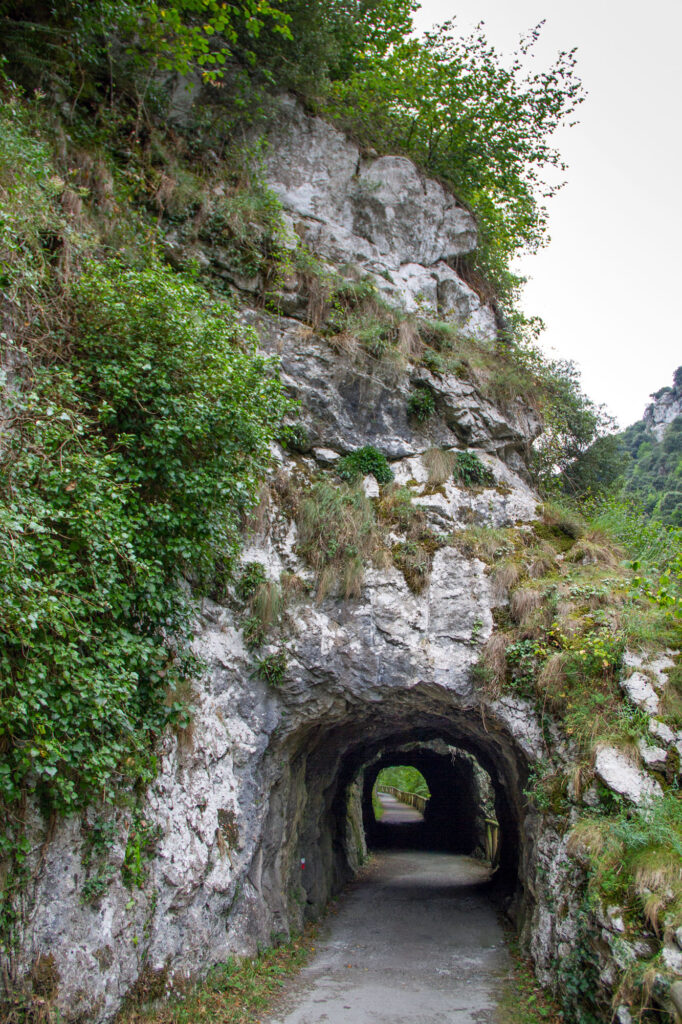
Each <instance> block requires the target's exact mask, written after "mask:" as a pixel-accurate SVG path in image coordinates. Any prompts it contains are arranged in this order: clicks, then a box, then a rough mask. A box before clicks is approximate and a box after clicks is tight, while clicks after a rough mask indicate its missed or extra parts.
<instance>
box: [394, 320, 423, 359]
mask: <svg viewBox="0 0 682 1024" xmlns="http://www.w3.org/2000/svg"><path fill="white" fill-rule="evenodd" d="M396 348H397V349H398V352H399V353H400V354H401V355H402V356H404V358H405V359H409V360H410V361H412V362H418V361H419V359H421V356H422V353H423V351H424V343H423V341H422V340H421V337H420V334H419V331H418V329H417V326H416V324H414V323H413V322H412V321H411V320H402V321H401V322H400V325H399V327H398V339H397V342H396Z"/></svg>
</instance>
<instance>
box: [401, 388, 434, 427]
mask: <svg viewBox="0 0 682 1024" xmlns="http://www.w3.org/2000/svg"><path fill="white" fill-rule="evenodd" d="M407 411H408V414H409V415H410V416H411V417H412V418H413V419H415V420H417V422H418V423H425V422H426V420H428V419H429V418H430V417H431V416H433V414H434V412H435V411H436V403H435V401H434V398H433V395H432V393H431V391H430V390H429V388H427V387H417V388H415V389H414V391H413V392H412V394H411V395H410V397H409V398H408V400H407Z"/></svg>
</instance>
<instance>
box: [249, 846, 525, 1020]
mask: <svg viewBox="0 0 682 1024" xmlns="http://www.w3.org/2000/svg"><path fill="white" fill-rule="evenodd" d="M488 878H489V869H488V868H487V867H486V866H485V865H484V864H483V863H481V862H480V861H478V860H474V859H473V858H471V857H467V856H462V855H457V854H451V853H446V852H440V851H439V852H426V851H421V850H419V851H414V850H413V851H407V850H405V851H394V850H384V851H381V852H378V853H376V854H375V856H374V858H373V860H372V863H371V864H370V865H369V866H368V867H366V868H365V869H364V870H363V871H362V872H361V873H360V875H359V876H358V878H357V879H356V880H355V881H354V882H353V883H352V884H351V885H350V886H349V887H348V889H347V890H346V892H345V893H344V895H343V896H342V897H341V898H340V900H339V902H338V904H337V906H336V909H335V910H334V911H333V912H332V913H331V914H330V915H329V916H328V917H327V919H326V921H325V924H324V925H323V927H322V932H321V935H320V940H319V942H318V944H317V949H316V952H315V955H314V957H313V959H312V960H311V962H310V963H309V964H308V965H307V966H306V967H305V968H304V969H303V971H302V972H301V974H300V975H299V976H298V977H297V979H296V980H295V981H293V982H292V984H291V987H290V988H289V989H288V990H287V991H286V993H285V995H284V997H283V1001H282V1003H281V1004H280V1007H279V1010H278V1011H277V1012H276V1014H275V1015H274V1016H272V1017H270V1018H269V1020H268V1024H370V1022H371V1024H493V1022H496V1021H497V1020H498V1017H497V1013H496V1009H497V1005H498V999H499V996H500V992H501V990H502V989H503V987H504V978H505V975H507V974H508V973H509V971H510V969H511V960H510V956H509V953H508V951H507V948H506V944H505V941H504V935H503V930H502V926H501V923H500V920H499V917H498V914H497V912H496V910H495V907H494V905H493V903H492V901H491V899H490V897H489V896H488V893H487V886H486V883H487V881H488Z"/></svg>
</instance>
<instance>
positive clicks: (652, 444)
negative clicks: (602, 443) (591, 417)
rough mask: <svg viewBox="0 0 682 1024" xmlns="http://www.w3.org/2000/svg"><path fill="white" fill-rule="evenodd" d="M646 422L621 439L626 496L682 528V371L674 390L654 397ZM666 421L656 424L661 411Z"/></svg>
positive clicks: (676, 377)
mask: <svg viewBox="0 0 682 1024" xmlns="http://www.w3.org/2000/svg"><path fill="white" fill-rule="evenodd" d="M651 397H652V398H653V399H654V403H653V405H651V406H649V408H648V409H647V412H646V414H645V417H644V419H642V420H639V421H638V422H637V423H633V424H632V426H630V427H628V428H627V429H626V430H624V431H623V433H622V434H621V435H620V438H621V441H622V444H623V447H624V449H625V451H626V453H627V455H628V456H629V458H628V459H627V460H626V461H625V470H624V475H625V484H624V492H625V494H626V495H627V496H628V497H632V498H633V499H634V500H636V501H638V502H640V503H641V505H642V508H643V509H644V511H645V513H646V514H647V515H650V516H654V517H655V518H656V519H660V520H661V521H662V522H664V523H669V524H670V525H671V526H682V413H680V407H681V402H682V367H680V368H679V369H678V370H677V371H676V372H675V376H674V383H673V387H665V388H662V389H661V390H660V391H657V392H656V394H654V395H652V396H651ZM659 409H660V410H661V411H663V410H664V411H665V416H666V418H665V419H663V418H661V419H660V420H657V418H656V413H657V411H658V410H659Z"/></svg>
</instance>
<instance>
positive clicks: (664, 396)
mask: <svg viewBox="0 0 682 1024" xmlns="http://www.w3.org/2000/svg"><path fill="white" fill-rule="evenodd" d="M651 397H652V398H653V402H652V403H651V405H648V406H647V407H646V409H645V411H644V417H643V419H644V423H645V424H646V426H647V427H648V429H649V430H650V431H651V432H652V434H654V435H655V437H656V440H657V441H662V440H663V435H664V434H665V432H666V429H667V427H668V426H669V425H670V424H671V423H672V422H673V420H675V419H677V417H678V416H682V372H681V371H680V370H677V371H676V372H675V379H674V382H673V386H672V387H670V388H661V389H660V391H657V392H656V393H655V394H654V395H652V396H651Z"/></svg>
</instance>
